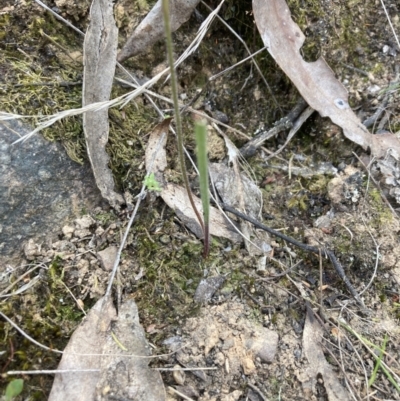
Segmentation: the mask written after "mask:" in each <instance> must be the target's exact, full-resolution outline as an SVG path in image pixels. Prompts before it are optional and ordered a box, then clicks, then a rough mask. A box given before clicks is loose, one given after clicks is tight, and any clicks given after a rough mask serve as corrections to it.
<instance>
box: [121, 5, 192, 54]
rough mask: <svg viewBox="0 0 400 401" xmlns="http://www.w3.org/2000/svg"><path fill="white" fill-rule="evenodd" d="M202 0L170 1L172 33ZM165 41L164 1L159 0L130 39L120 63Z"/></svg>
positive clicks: (124, 48) (122, 52)
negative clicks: (156, 43) (162, 40)
mask: <svg viewBox="0 0 400 401" xmlns="http://www.w3.org/2000/svg"><path fill="white" fill-rule="evenodd" d="M199 1H200V0H170V2H169V7H170V19H171V31H172V32H175V31H176V30H177V29H178V28H179V27H180V26H181V25H182V24H183V23H185V22H186V21H187V20H188V19H189V17H190V15H191V14H192V12H193V10H194V9H195V8H196V6H197V4H198V3H199ZM161 39H164V19H163V13H162V0H158V2H157V3H156V4H155V6H154V7H153V8H152V9H151V11H150V12H149V13H148V14H147V16H146V18H145V19H144V20H143V21H142V22H141V23H140V24H139V26H138V27H137V28H136V29H135V30H134V31H133V33H132V34H131V36H130V37H129V38H128V40H127V42H126V43H125V45H124V47H123V48H122V50H121V52H120V53H119V54H118V61H119V62H122V61H124V60H126V59H128V58H130V57H133V56H136V55H137V54H140V53H142V52H143V51H145V50H146V49H147V48H148V47H150V46H151V45H153V44H154V43H155V42H157V41H158V40H161Z"/></svg>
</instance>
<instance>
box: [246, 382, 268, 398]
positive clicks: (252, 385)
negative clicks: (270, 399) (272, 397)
mask: <svg viewBox="0 0 400 401" xmlns="http://www.w3.org/2000/svg"><path fill="white" fill-rule="evenodd" d="M247 386H248V387H250V388H251V389H252V390H254V391H255V392H256V393H257V394H258V395H259V396H260V397H261V399H262V400H263V401H267V397H265V395H264V394H263V393H262V392H261V391H260V390H259V389H258V388H257V387H256V386H255V385H254V384H251V383H249V382H247Z"/></svg>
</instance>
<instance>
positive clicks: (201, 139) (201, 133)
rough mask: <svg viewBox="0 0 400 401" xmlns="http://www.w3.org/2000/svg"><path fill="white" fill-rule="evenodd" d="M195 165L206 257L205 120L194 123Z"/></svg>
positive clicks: (207, 242) (208, 215)
mask: <svg viewBox="0 0 400 401" xmlns="http://www.w3.org/2000/svg"><path fill="white" fill-rule="evenodd" d="M195 135H196V145H197V146H196V149H197V165H198V168H199V177H200V195H201V202H202V204H203V217H204V251H203V256H204V258H206V257H207V256H208V254H209V252H210V192H209V188H208V157H207V125H206V122H205V121H200V122H196V123H195Z"/></svg>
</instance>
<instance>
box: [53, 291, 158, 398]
mask: <svg viewBox="0 0 400 401" xmlns="http://www.w3.org/2000/svg"><path fill="white" fill-rule="evenodd" d="M150 355H151V348H150V346H149V344H148V343H147V340H146V337H145V333H144V330H143V328H142V326H141V325H140V323H139V316H138V310H137V306H136V304H135V302H134V301H133V300H128V301H126V302H124V303H123V304H122V305H121V307H120V309H119V313H118V317H117V314H116V311H115V308H114V306H113V303H112V300H111V298H105V297H103V298H101V299H100V300H99V301H97V303H96V305H95V306H94V307H93V308H92V309H91V310H90V312H89V313H88V315H87V317H86V318H85V320H84V321H83V322H82V323H81V324H80V325H79V327H78V328H77V329H76V330H75V332H74V333H73V334H72V336H71V339H70V341H69V343H68V345H67V347H66V348H65V350H64V354H63V357H62V359H61V362H60V364H59V366H58V369H59V370H61V369H62V370H78V371H77V372H71V373H61V374H57V375H56V377H55V379H54V383H53V387H52V389H51V393H50V397H49V401H65V400H70V401H106V400H110V399H111V398H110V396H113V397H115V398H116V399H126V400H128V399H129V400H131V399H132V400H133V399H134V400H137V401H148V400H157V401H158V400H159V401H163V400H165V390H164V385H163V382H162V379H161V376H160V373H159V372H157V371H155V370H152V369H150V368H149V367H148V364H149V362H150V359H149V358H147V356H150ZM82 369H99V371H98V372H79V370H82Z"/></svg>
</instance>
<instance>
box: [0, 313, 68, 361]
mask: <svg viewBox="0 0 400 401" xmlns="http://www.w3.org/2000/svg"><path fill="white" fill-rule="evenodd" d="M0 316H1V317H2V318H3V319H5V320H7V322H8V323H10V324H11V326H13V327H14V328H15V329H16V330H18V331H19V332H20V333H21V334H22V335H23V336H24V337H25V338H26V339H28V340H29V341H30V342H32V343H33V344H35V345H37V346H38V347H40V348H43V349H45V350H46V351H51V352H54V353H56V354H63V351H59V350H58V349H53V348H49V347H46V346H45V345H43V344H41V343H40V342H38V341H36V340H34V339H33V338H32V337H31V336H30V335H29V334H27V333H25V331H24V330H22V329H21V328H20V327H19V326H18V325H16V324H15V323H14V322H13V321H12V320H11V319H10V318H8V317H7V316H6V315H5V314H4V313H3V312H0Z"/></svg>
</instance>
